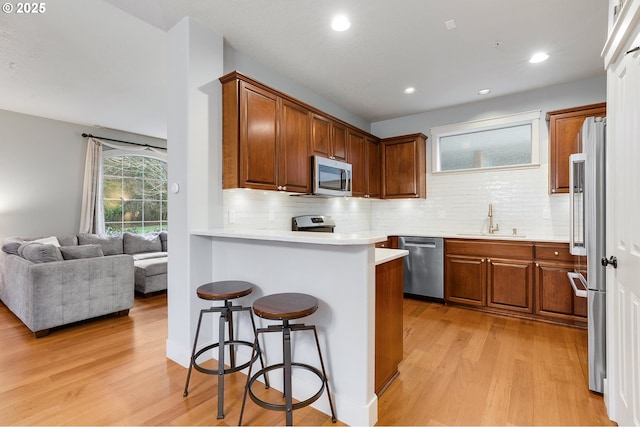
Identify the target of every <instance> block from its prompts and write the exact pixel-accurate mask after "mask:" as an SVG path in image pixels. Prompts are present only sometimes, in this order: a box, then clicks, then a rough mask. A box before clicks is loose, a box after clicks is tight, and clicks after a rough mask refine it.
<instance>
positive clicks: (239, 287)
mask: <svg viewBox="0 0 640 427" xmlns="http://www.w3.org/2000/svg"><path fill="white" fill-rule="evenodd" d="M251 291H253V283H249V282H245V281H243V280H222V281H220V282H211V283H207V284H205V285H202V286H199V287H198V289H197V291H196V293H197V294H198V297H199V298H202V299H206V300H229V299H235V298H240V297H243V296H246V295H249V294H250V293H251Z"/></svg>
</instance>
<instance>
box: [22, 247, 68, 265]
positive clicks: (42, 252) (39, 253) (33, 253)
mask: <svg viewBox="0 0 640 427" xmlns="http://www.w3.org/2000/svg"><path fill="white" fill-rule="evenodd" d="M18 254H19V255H20V256H21V257H22V258H24V259H26V260H28V261H31V262H33V263H36V264H42V263H45V262H54V261H62V260H63V258H62V254H61V253H60V249H58V247H57V246H55V245H43V244H42V243H34V242H28V243H25V244H23V245H21V246H20V247H19V248H18Z"/></svg>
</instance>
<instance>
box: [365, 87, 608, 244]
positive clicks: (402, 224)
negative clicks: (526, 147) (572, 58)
mask: <svg viewBox="0 0 640 427" xmlns="http://www.w3.org/2000/svg"><path fill="white" fill-rule="evenodd" d="M604 101H606V77H605V76H602V77H595V78H591V79H586V80H582V81H578V82H573V83H566V84H562V85H556V86H552V87H547V88H542V89H539V90H533V91H528V92H523V93H519V94H516V95H511V96H503V97H498V98H494V99H489V100H486V101H482V102H475V103H472V104H466V105H461V106H457V107H451V108H446V109H441V110H436V111H430V112H425V113H422V114H417V115H413V116H407V117H401V118H399V119H395V120H386V121H383V122H377V123H373V124H372V126H371V127H372V131H373V133H374V134H375V135H377V136H380V137H387V136H393V135H398V134H403V133H414V132H422V133H424V134H425V135H427V136H428V137H429V139H428V140H427V200H426V201H425V200H423V201H419V200H411V201H407V200H405V201H386V202H383V203H378V204H376V205H375V207H374V212H373V215H372V228H373V229H375V230H377V231H383V232H388V233H392V232H396V233H421V234H439V233H443V234H456V233H461V232H486V231H487V229H488V217H487V213H488V205H489V203H493V208H494V209H493V212H494V222H497V223H498V224H499V226H500V229H501V230H502V231H504V232H511V230H512V229H513V228H516V229H517V230H518V234H524V235H527V236H530V237H539V238H550V239H566V240H568V237H569V198H568V195H566V194H555V195H549V127H548V125H549V123H548V122H547V121H546V120H545V117H546V113H547V111H553V110H558V109H563V108H569V107H573V106H578V105H586V104H593V103H597V102H604ZM532 110H541V115H540V118H541V121H540V132H539V133H540V141H539V144H540V166H539V167H535V168H528V169H516V170H502V171H491V172H488V171H487V172H474V173H468V172H466V173H447V174H435V175H434V174H433V173H432V162H431V160H432V159H431V154H432V151H431V150H432V139H431V128H432V127H435V126H442V125H448V124H453V123H462V122H467V121H472V120H479V119H486V118H491V117H499V116H503V115H507V114H513V113H521V112H525V111H532Z"/></svg>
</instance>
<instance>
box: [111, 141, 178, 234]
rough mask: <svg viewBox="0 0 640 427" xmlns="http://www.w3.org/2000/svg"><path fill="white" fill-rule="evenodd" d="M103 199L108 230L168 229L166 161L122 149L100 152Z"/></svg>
mask: <svg viewBox="0 0 640 427" xmlns="http://www.w3.org/2000/svg"><path fill="white" fill-rule="evenodd" d="M102 168H103V170H102V177H103V203H104V219H105V228H106V231H107V233H110V234H115V233H123V232H125V231H129V232H132V233H148V232H153V231H162V230H167V162H166V160H165V159H164V158H161V157H160V156H154V155H149V154H145V155H141V154H140V153H126V152H123V150H108V151H104V152H103V160H102Z"/></svg>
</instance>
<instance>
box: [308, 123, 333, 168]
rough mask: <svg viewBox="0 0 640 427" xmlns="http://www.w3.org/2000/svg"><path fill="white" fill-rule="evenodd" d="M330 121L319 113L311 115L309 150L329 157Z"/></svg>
mask: <svg viewBox="0 0 640 427" xmlns="http://www.w3.org/2000/svg"><path fill="white" fill-rule="evenodd" d="M330 144H331V121H330V120H329V119H327V118H326V117H324V116H321V115H319V114H312V115H311V151H312V152H313V154H315V155H318V156H322V157H327V158H329V157H331V155H332V154H331V148H330Z"/></svg>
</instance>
